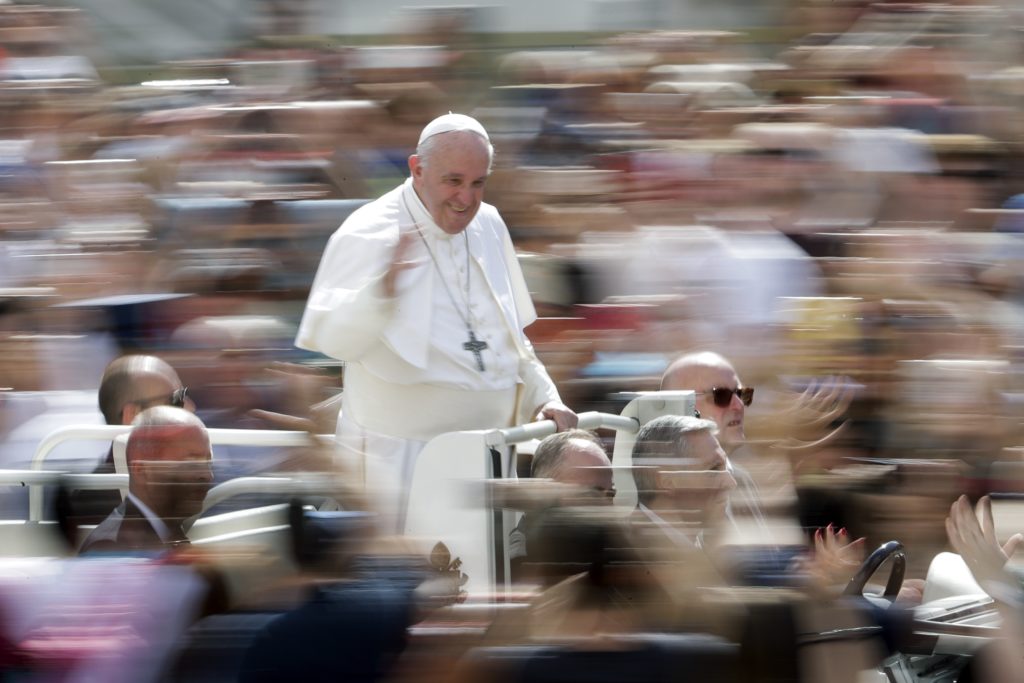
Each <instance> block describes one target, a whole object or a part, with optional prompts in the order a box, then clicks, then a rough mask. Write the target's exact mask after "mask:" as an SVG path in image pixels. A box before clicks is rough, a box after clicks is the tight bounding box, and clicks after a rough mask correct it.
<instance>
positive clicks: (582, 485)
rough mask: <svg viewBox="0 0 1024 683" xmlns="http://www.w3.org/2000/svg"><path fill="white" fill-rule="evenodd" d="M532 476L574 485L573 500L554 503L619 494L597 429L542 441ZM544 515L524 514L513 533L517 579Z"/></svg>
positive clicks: (595, 501)
mask: <svg viewBox="0 0 1024 683" xmlns="http://www.w3.org/2000/svg"><path fill="white" fill-rule="evenodd" d="M530 478H531V479H550V480H552V481H554V482H558V483H560V484H565V485H567V486H572V487H574V489H573V491H572V494H571V495H570V496H569V497H570V498H571V500H558V501H556V500H552V501H551V502H552V503H555V502H558V503H559V504H564V503H572V504H574V505H610V504H611V502H612V499H613V498H614V497H615V485H614V484H613V483H612V470H611V461H610V460H609V459H608V455H607V454H606V453H605V451H604V446H602V445H601V442H600V441H599V440H598V438H597V437H596V436H594V434H593V433H591V432H588V431H586V430H583V429H570V430H568V431H564V432H558V433H557V434H552V435H551V436H548V437H547V438H545V439H544V440H543V441H541V442H540V444H538V446H537V449H536V451H535V452H534V455H533V461H532V462H531V464H530ZM542 515H543V513H542V512H541V511H534V512H532V513H531V512H528V513H527V514H525V515H523V517H522V519H521V520H520V521H519V524H518V525H517V526H516V528H515V529H514V530H513V531H512V533H511V535H510V537H509V557H510V559H511V566H512V577H513V580H519V579H521V578H524V575H525V572H524V571H523V569H524V567H523V565H524V563H526V562H528V560H527V555H528V552H529V550H528V545H527V537H528V536H529V535H530V530H531V528H532V527H533V526H536V524H538V523H540V521H541V520H540V517H541V516H542Z"/></svg>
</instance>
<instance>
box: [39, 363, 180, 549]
mask: <svg viewBox="0 0 1024 683" xmlns="http://www.w3.org/2000/svg"><path fill="white" fill-rule="evenodd" d="M154 406H174V407H176V408H184V409H186V410H189V411H192V410H194V408H195V405H194V404H193V403H192V401H191V400H190V399H189V398H188V396H187V389H186V387H184V386H182V384H181V380H180V379H179V378H178V373H176V372H175V371H174V368H172V367H171V366H170V365H168V364H167V363H166V362H164V361H163V360H161V359H159V358H157V357H156V356H145V355H129V356H121V357H120V358H117V359H115V360H113V361H112V362H111V363H110V364H109V365H108V366H107V368H106V370H104V372H103V378H102V379H101V380H100V388H99V407H100V412H102V413H103V419H104V421H106V423H107V424H108V425H128V424H131V423H132V420H134V419H135V416H136V415H138V414H139V413H141V412H142V411H144V410H146V409H147V408H152V407H154ZM113 472H114V451H113V448H111V450H110V451H108V452H107V457H106V458H104V460H103V462H101V463H100V464H99V465H97V466H96V468H95V469H94V470H93V474H110V473H113ZM120 503H121V493H120V492H119V491H118V490H117V489H100V490H84V491H63V492H61V494H60V495H59V497H58V500H57V507H58V515H57V517H58V519H60V520H61V522H62V525H63V531H64V533H65V534H66V535H67V537H68V540H69V542H70V543H71V544H72V545H75V542H76V538H77V527H78V526H79V525H85V526H90V525H94V524H99V523H100V522H101V521H103V519H104V518H105V517H106V516H107V515H108V514H109V513H110V511H111V510H113V509H114V508H115V507H117V506H118V505H119V504H120Z"/></svg>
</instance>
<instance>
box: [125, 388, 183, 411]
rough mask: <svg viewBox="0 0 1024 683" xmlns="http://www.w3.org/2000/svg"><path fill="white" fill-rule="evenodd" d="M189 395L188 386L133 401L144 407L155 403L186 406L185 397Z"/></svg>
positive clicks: (179, 406) (177, 406) (176, 406)
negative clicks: (161, 394)
mask: <svg viewBox="0 0 1024 683" xmlns="http://www.w3.org/2000/svg"><path fill="white" fill-rule="evenodd" d="M187 397H188V387H181V388H180V389H175V390H174V391H172V392H171V393H170V394H164V395H163V396H152V397H150V398H140V399H138V400H137V401H132V403H136V404H138V405H140V406H142V407H143V408H149V407H151V406H155V405H161V406H172V407H174V408H184V407H185V399H186V398H187Z"/></svg>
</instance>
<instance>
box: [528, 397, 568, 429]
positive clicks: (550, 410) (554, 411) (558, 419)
mask: <svg viewBox="0 0 1024 683" xmlns="http://www.w3.org/2000/svg"><path fill="white" fill-rule="evenodd" d="M534 419H536V420H538V421H539V420H553V421H554V423H555V427H556V429H557V431H559V432H564V431H565V430H567V429H573V428H575V427H576V425H577V424H579V417H578V416H577V415H576V413H574V412H573V411H572V409H571V408H569V407H568V406H566V405H565V404H564V403H562V402H560V401H548V402H547V403H545V404H544V405H543V406H541V408H540V410H539V411H537V416H536V417H535V418H534Z"/></svg>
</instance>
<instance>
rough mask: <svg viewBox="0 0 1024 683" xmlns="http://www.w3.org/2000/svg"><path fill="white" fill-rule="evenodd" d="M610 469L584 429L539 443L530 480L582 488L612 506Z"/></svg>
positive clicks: (598, 448) (612, 491)
mask: <svg viewBox="0 0 1024 683" xmlns="http://www.w3.org/2000/svg"><path fill="white" fill-rule="evenodd" d="M611 466H612V463H611V461H610V460H609V459H608V454H607V453H605V450H604V446H602V445H601V442H600V441H599V440H598V438H597V437H596V436H594V435H593V434H592V433H591V432H588V431H586V430H583V429H569V430H566V431H564V432H558V433H557V434H552V435H551V436H549V437H547V438H545V439H544V440H543V441H541V442H540V444H539V445H538V446H537V450H536V451H535V452H534V455H533V463H532V465H531V467H530V476H531V477H535V478H539V479H540V478H542V479H554V480H555V481H557V482H560V483H563V484H572V485H575V486H579V487H581V488H583V489H585V490H586V491H587V492H588V493H594V494H596V496H595V500H597V501H599V502H610V501H611V498H612V497H613V496H614V495H615V487H614V485H613V483H612V469H611Z"/></svg>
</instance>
